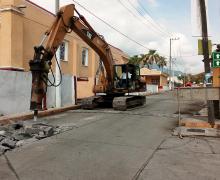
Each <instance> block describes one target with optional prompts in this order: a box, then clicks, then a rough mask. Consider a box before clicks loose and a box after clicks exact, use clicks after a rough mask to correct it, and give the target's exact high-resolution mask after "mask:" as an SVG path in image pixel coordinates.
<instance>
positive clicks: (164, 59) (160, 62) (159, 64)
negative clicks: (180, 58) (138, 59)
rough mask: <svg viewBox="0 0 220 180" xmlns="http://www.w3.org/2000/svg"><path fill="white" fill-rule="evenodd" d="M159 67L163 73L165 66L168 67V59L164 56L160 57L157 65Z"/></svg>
mask: <svg viewBox="0 0 220 180" xmlns="http://www.w3.org/2000/svg"><path fill="white" fill-rule="evenodd" d="M157 65H158V66H159V68H162V72H163V68H164V67H165V66H167V61H166V58H165V57H163V56H160V60H159V62H158V63H157Z"/></svg>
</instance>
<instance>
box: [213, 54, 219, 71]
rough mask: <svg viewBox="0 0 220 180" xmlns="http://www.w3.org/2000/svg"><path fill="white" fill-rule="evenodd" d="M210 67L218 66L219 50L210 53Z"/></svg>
mask: <svg viewBox="0 0 220 180" xmlns="http://www.w3.org/2000/svg"><path fill="white" fill-rule="evenodd" d="M212 67H213V68H219V67H220V52H213V53H212Z"/></svg>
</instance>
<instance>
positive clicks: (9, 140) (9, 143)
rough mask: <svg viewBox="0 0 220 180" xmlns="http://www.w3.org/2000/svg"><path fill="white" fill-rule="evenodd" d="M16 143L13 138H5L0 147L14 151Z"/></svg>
mask: <svg viewBox="0 0 220 180" xmlns="http://www.w3.org/2000/svg"><path fill="white" fill-rule="evenodd" d="M16 142H17V140H15V139H14V138H12V137H6V138H4V139H3V140H2V141H1V142H0V145H2V146H5V147H8V148H10V149H14V148H15V146H16Z"/></svg>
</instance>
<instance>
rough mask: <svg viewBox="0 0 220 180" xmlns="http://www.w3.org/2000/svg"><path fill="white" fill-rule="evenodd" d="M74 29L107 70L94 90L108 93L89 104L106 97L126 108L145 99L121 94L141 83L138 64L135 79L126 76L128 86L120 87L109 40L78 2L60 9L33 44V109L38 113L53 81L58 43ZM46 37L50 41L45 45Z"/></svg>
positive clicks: (116, 107) (90, 101) (119, 107)
mask: <svg viewBox="0 0 220 180" xmlns="http://www.w3.org/2000/svg"><path fill="white" fill-rule="evenodd" d="M72 31H73V32H75V33H76V34H77V35H78V36H79V37H80V38H81V39H82V40H83V41H84V42H86V43H87V44H88V45H89V46H90V47H91V48H92V49H93V50H94V51H95V52H96V53H97V54H98V55H99V57H100V60H101V61H102V63H103V65H104V68H105V72H106V73H102V75H103V76H104V75H105V77H104V78H101V79H102V81H101V85H99V86H95V87H94V92H96V93H97V92H102V93H106V94H107V96H105V97H104V98H102V97H101V98H100V97H95V98H93V99H89V103H88V105H89V107H90V105H91V107H93V104H96V102H95V101H97V102H101V101H102V102H106V101H105V100H107V101H108V102H109V100H110V101H111V102H114V103H113V107H115V109H122V110H125V109H126V108H127V106H128V105H129V104H130V105H129V106H134V105H137V104H143V102H141V101H142V98H139V97H138V98H136V97H121V98H120V97H119V96H120V95H124V94H125V93H126V92H130V89H129V88H128V86H131V87H133V90H134V89H135V88H134V87H138V88H139V87H140V84H139V82H140V81H139V80H138V79H137V78H136V77H137V76H136V75H135V71H136V70H135V67H133V66H131V67H133V71H132V72H133V80H129V81H128V80H127V81H126V83H125V84H124V85H126V88H124V87H123V88H121V87H120V86H121V82H120V81H119V77H118V76H116V77H115V73H116V71H117V70H116V69H118V67H116V66H114V63H113V56H112V53H111V50H110V46H109V44H108V43H107V42H106V41H105V40H104V38H103V36H101V35H99V34H98V33H96V32H95V30H94V29H93V28H92V27H91V25H90V24H89V23H88V22H87V20H86V19H85V18H84V17H83V16H82V15H81V14H79V12H78V11H77V10H76V9H75V5H73V4H70V5H67V6H64V7H62V8H61V9H60V11H59V12H58V14H57V16H56V19H55V21H54V22H53V24H52V26H51V28H50V29H49V30H48V31H46V33H45V36H44V39H43V40H42V42H41V44H40V45H39V46H37V47H35V48H34V49H35V54H34V58H33V60H30V62H29V65H30V70H31V72H32V90H31V106H30V109H31V110H34V112H35V115H37V112H38V110H41V109H42V100H43V98H44V96H45V95H46V91H47V83H48V82H50V80H49V79H48V73H49V72H50V70H51V65H52V59H53V57H54V55H55V53H56V51H57V49H58V47H59V46H60V44H61V43H62V41H63V40H64V38H65V35H66V34H67V33H70V32H72ZM46 39H47V43H46V45H45V46H43V44H44V41H45V40H46ZM117 66H118V65H117ZM122 66H123V69H125V70H124V72H123V73H127V78H128V69H127V70H126V68H128V67H129V66H127V65H121V67H122ZM115 68H116V69H115ZM136 89H137V88H136ZM115 97H117V98H115ZM114 98H115V99H114ZM140 99H141V100H140ZM103 100H104V101H103ZM87 102H88V101H87ZM94 102H95V103H94Z"/></svg>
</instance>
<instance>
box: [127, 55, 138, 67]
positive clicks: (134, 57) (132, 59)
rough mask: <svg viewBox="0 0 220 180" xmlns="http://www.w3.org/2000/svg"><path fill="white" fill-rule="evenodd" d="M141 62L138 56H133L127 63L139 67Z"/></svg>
mask: <svg viewBox="0 0 220 180" xmlns="http://www.w3.org/2000/svg"><path fill="white" fill-rule="evenodd" d="M140 61H141V58H140V57H139V56H138V55H134V56H132V57H130V59H129V63H131V64H134V65H139V64H140Z"/></svg>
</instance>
